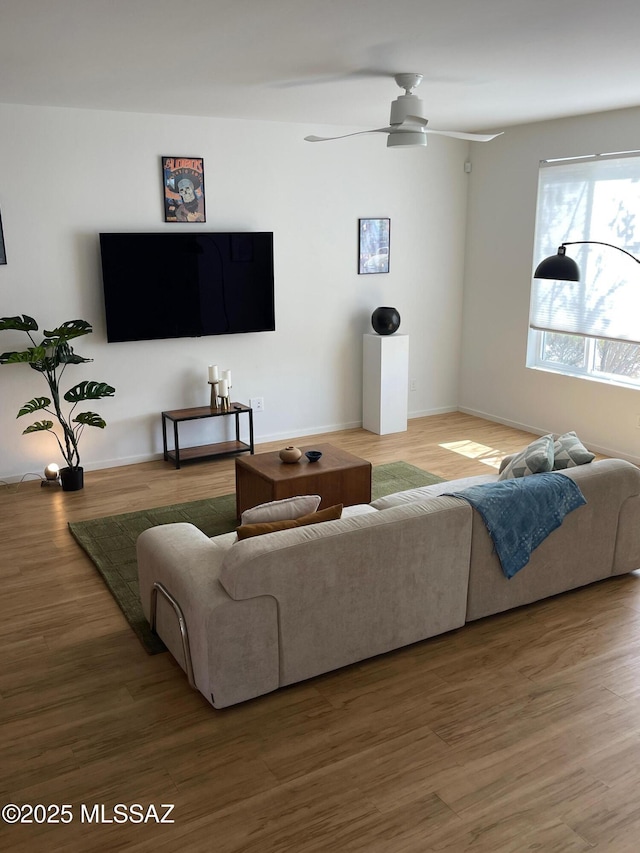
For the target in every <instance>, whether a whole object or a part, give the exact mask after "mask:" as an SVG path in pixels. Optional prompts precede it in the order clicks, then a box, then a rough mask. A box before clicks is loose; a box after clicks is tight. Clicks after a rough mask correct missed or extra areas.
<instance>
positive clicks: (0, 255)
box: [0, 215, 7, 264]
mask: <svg viewBox="0 0 640 853" xmlns="http://www.w3.org/2000/svg"><path fill="white" fill-rule="evenodd" d="M6 263H7V253H6V252H5V249H4V236H3V234H2V216H1V215H0V264H6Z"/></svg>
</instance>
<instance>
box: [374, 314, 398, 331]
mask: <svg viewBox="0 0 640 853" xmlns="http://www.w3.org/2000/svg"><path fill="white" fill-rule="evenodd" d="M371 325H372V326H373V328H374V331H376V332H377V333H378V334H379V335H392V334H393V333H394V332H397V331H398V329H399V328H400V314H399V313H398V311H397V310H396V309H395V308H376V310H375V311H374V312H373V314H372V315H371Z"/></svg>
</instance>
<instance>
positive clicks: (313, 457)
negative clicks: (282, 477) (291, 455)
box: [304, 450, 322, 462]
mask: <svg viewBox="0 0 640 853" xmlns="http://www.w3.org/2000/svg"><path fill="white" fill-rule="evenodd" d="M304 455H305V456H306V457H307V459H308V460H309V462H317V461H318V459H320V457H321V456H322V451H321V450H306V451H305V454H304Z"/></svg>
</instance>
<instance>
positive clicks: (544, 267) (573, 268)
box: [533, 246, 580, 281]
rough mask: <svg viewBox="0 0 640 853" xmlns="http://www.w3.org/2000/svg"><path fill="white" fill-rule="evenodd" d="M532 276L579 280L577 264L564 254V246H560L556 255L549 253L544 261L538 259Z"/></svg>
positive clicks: (559, 279)
mask: <svg viewBox="0 0 640 853" xmlns="http://www.w3.org/2000/svg"><path fill="white" fill-rule="evenodd" d="M533 277H534V278H550V279H555V280H556V281H580V270H579V269H578V264H577V263H576V262H575V261H574V260H573V258H570V257H569V256H568V255H566V254H565V248H564V246H560V248H559V249H558V254H557V255H550V257H548V258H545V259H544V261H540V263H539V264H538V266H537V268H536V271H535V272H534V274H533Z"/></svg>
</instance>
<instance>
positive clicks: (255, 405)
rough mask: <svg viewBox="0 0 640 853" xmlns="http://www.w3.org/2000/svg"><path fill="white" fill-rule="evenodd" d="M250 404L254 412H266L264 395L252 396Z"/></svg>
mask: <svg viewBox="0 0 640 853" xmlns="http://www.w3.org/2000/svg"><path fill="white" fill-rule="evenodd" d="M249 405H250V406H251V408H252V409H253V411H254V412H264V397H251V399H250V400H249Z"/></svg>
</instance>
